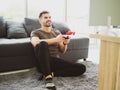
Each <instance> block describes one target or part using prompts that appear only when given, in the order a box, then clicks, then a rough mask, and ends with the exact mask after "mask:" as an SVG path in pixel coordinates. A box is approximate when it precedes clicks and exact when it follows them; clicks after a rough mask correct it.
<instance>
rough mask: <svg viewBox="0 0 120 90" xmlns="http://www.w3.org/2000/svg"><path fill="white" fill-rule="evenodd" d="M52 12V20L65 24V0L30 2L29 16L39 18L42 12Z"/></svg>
mask: <svg viewBox="0 0 120 90" xmlns="http://www.w3.org/2000/svg"><path fill="white" fill-rule="evenodd" d="M43 10H47V11H50V13H51V15H52V19H53V20H55V21H61V22H65V17H64V16H65V0H28V16H29V17H37V18H38V15H39V13H40V12H41V11H43Z"/></svg>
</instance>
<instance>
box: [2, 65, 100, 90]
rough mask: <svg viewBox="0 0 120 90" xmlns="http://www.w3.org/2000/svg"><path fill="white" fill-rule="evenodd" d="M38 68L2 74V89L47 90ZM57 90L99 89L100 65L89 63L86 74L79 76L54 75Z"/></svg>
mask: <svg viewBox="0 0 120 90" xmlns="http://www.w3.org/2000/svg"><path fill="white" fill-rule="evenodd" d="M39 76H40V74H39V73H38V72H37V71H36V68H32V69H30V70H29V71H27V72H20V73H15V74H9V75H0V90H47V89H46V88H45V84H44V81H39V80H38V78H39ZM54 82H55V85H56V87H57V90H97V88H98V65H97V64H93V63H92V64H90V65H87V71H86V72H85V73H84V75H81V76H77V77H54Z"/></svg>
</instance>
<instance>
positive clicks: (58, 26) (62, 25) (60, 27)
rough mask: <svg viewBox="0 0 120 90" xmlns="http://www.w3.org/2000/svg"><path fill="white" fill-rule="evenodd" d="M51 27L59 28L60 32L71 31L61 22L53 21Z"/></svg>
mask: <svg viewBox="0 0 120 90" xmlns="http://www.w3.org/2000/svg"><path fill="white" fill-rule="evenodd" d="M52 27H53V28H55V29H57V30H59V31H60V32H61V33H62V34H66V32H68V31H71V30H70V29H69V28H68V26H67V25H66V24H65V23H61V22H53V23H52Z"/></svg>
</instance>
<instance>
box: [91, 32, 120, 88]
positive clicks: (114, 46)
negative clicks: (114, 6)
mask: <svg viewBox="0 0 120 90" xmlns="http://www.w3.org/2000/svg"><path fill="white" fill-rule="evenodd" d="M90 37H92V38H98V39H100V41H101V42H100V44H101V45H100V63H99V72H98V90H120V37H114V36H108V35H100V34H91V35H90Z"/></svg>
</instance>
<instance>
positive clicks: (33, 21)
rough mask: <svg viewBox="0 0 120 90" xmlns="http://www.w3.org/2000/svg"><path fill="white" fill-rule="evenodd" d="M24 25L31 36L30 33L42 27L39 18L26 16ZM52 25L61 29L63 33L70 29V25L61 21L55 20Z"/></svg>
mask: <svg viewBox="0 0 120 90" xmlns="http://www.w3.org/2000/svg"><path fill="white" fill-rule="evenodd" d="M24 27H25V29H26V32H27V34H28V36H30V33H31V32H32V31H33V30H35V29H38V28H40V27H41V25H40V23H39V21H38V19H37V18H28V17H26V18H24ZM52 27H53V28H55V29H57V30H59V31H60V32H61V33H62V34H65V33H66V32H67V31H70V29H69V27H68V26H67V25H66V24H64V23H61V22H55V21H53V23H52Z"/></svg>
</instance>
